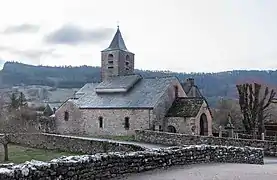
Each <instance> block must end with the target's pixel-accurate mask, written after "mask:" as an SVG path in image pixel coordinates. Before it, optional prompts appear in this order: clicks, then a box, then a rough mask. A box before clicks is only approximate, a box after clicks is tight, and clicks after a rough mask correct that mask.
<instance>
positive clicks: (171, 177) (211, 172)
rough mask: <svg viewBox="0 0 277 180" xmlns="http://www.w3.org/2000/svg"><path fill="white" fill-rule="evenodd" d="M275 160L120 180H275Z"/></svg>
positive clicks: (178, 169) (172, 170)
mask: <svg viewBox="0 0 277 180" xmlns="http://www.w3.org/2000/svg"><path fill="white" fill-rule="evenodd" d="M276 179H277V158H265V165H251V164H202V165H191V166H180V167H174V168H169V169H167V170H161V169H159V170H154V171H148V172H144V173H140V174H133V175H129V176H127V177H124V178H121V180H276Z"/></svg>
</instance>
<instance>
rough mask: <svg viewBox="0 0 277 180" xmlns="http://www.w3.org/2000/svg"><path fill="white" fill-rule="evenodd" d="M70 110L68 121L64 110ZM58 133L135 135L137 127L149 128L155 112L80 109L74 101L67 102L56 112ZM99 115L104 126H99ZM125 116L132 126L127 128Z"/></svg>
mask: <svg viewBox="0 0 277 180" xmlns="http://www.w3.org/2000/svg"><path fill="white" fill-rule="evenodd" d="M65 111H67V112H69V119H68V121H65V120H64V112H65ZM55 115H56V131H57V132H56V133H59V134H80V135H84V134H86V135H133V134H134V133H135V131H134V130H135V129H149V128H150V124H152V117H153V113H152V110H150V109H79V108H78V107H77V106H75V105H74V104H73V103H72V102H70V101H68V102H66V103H65V104H64V105H63V106H62V107H60V108H59V109H58V110H57V112H56V114H55ZM99 117H102V118H103V127H102V128H100V127H99ZM125 117H128V118H129V123H130V127H129V129H125V127H124V123H125Z"/></svg>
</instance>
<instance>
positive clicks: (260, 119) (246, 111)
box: [237, 83, 276, 137]
mask: <svg viewBox="0 0 277 180" xmlns="http://www.w3.org/2000/svg"><path fill="white" fill-rule="evenodd" d="M237 90H238V94H239V104H240V108H241V112H242V114H243V125H244V128H245V130H246V131H247V132H248V133H249V134H250V133H251V134H252V135H253V137H255V136H256V129H257V128H258V130H259V133H261V132H264V121H265V118H266V116H267V113H266V110H267V109H268V106H269V105H270V104H271V102H272V99H273V98H274V96H275V94H276V93H275V91H274V90H273V89H272V90H271V91H269V88H268V87H266V88H265V91H264V92H262V86H261V85H260V84H257V83H254V84H248V83H246V84H240V85H237ZM261 97H262V98H261Z"/></svg>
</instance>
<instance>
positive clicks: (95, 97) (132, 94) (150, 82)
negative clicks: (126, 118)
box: [70, 76, 178, 109]
mask: <svg viewBox="0 0 277 180" xmlns="http://www.w3.org/2000/svg"><path fill="white" fill-rule="evenodd" d="M119 77H120V78H124V77H123V76H119ZM172 81H178V79H177V78H176V77H161V78H143V79H141V80H140V81H138V82H137V83H136V84H135V85H134V87H132V88H131V89H130V90H129V91H128V92H126V93H96V91H95V88H96V87H97V85H96V86H91V89H90V90H89V91H88V92H87V93H86V94H84V95H83V96H81V97H80V98H79V99H70V101H72V102H73V103H75V104H76V105H77V106H78V107H79V108H81V109H82V108H89V109H90V108H92V109H100V108H103V109H111V108H136V109H138V108H149V109H151V108H153V107H154V106H155V105H156V103H157V102H158V100H159V99H160V98H161V97H162V95H163V94H164V93H165V92H166V90H167V88H168V87H169V86H170V85H171V83H172Z"/></svg>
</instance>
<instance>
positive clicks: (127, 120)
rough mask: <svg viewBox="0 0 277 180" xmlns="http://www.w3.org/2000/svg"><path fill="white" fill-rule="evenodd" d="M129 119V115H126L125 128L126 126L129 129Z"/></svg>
mask: <svg viewBox="0 0 277 180" xmlns="http://www.w3.org/2000/svg"><path fill="white" fill-rule="evenodd" d="M129 119H130V118H129V117H125V122H124V128H125V129H126V130H129V128H130V122H129Z"/></svg>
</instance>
